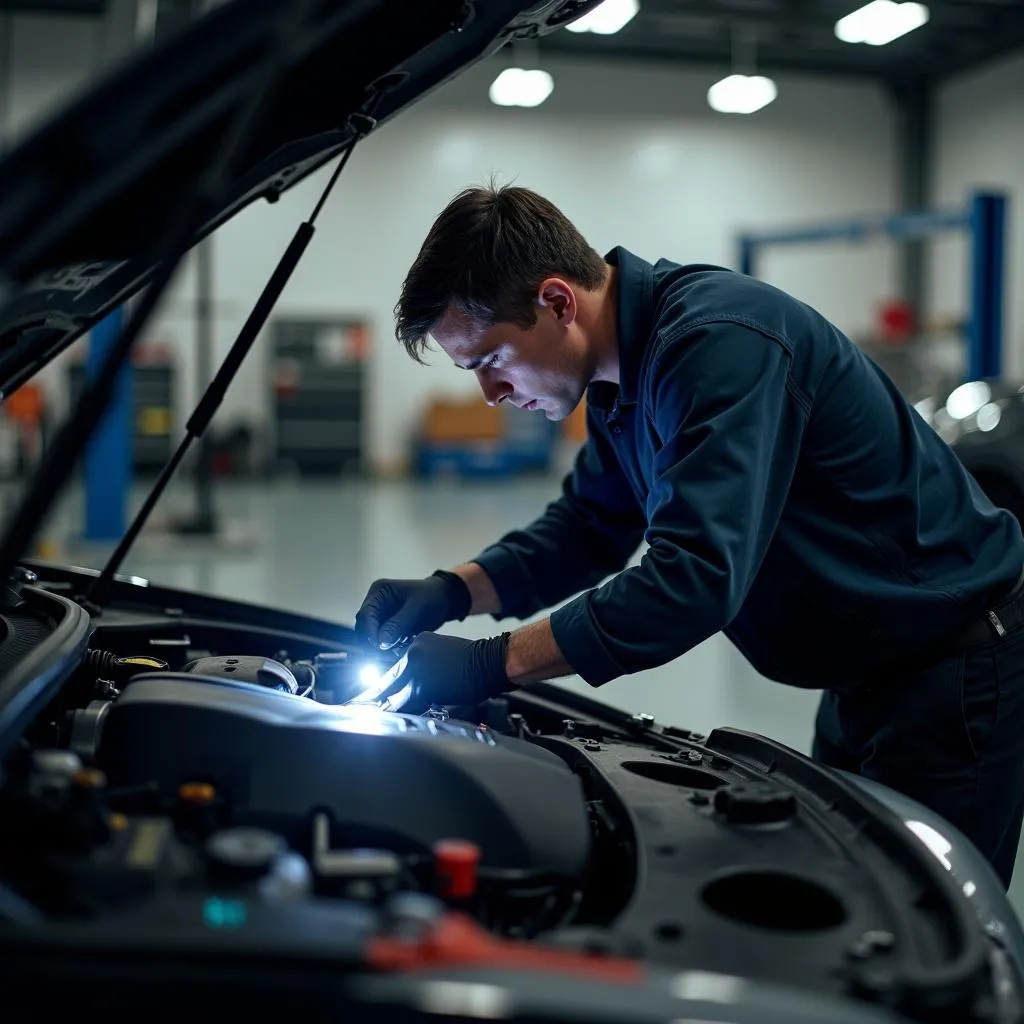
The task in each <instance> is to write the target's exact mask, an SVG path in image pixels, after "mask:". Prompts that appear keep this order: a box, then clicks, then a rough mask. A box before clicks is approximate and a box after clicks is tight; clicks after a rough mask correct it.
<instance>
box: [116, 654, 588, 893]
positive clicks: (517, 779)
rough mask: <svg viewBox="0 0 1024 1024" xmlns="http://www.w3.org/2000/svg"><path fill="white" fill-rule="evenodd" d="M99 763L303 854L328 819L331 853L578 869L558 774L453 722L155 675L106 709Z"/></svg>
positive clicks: (569, 807)
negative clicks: (204, 799) (193, 795)
mask: <svg viewBox="0 0 1024 1024" xmlns="http://www.w3.org/2000/svg"><path fill="white" fill-rule="evenodd" d="M97 760H98V763H99V765H100V767H101V768H103V770H104V771H105V772H106V773H107V775H108V777H109V779H110V782H111V784H112V785H115V786H121V785H132V784H145V783H149V782H155V783H156V784H157V785H158V786H159V788H160V792H161V794H162V795H163V796H165V797H172V796H174V794H175V793H176V792H177V790H178V787H179V786H180V785H181V784H182V783H185V782H192V781H206V782H210V783H212V784H213V785H214V786H215V787H216V789H217V792H218V794H219V795H220V796H221V797H224V798H225V799H226V800H227V802H228V805H229V808H230V813H231V819H232V820H233V821H234V822H236V823H240V824H255V825H260V826H262V827H264V828H270V829H273V830H275V831H277V832H279V833H281V834H282V835H284V836H286V837H287V838H288V839H289V840H290V841H292V842H293V843H295V844H296V845H297V846H299V847H300V848H301V845H302V844H303V843H304V842H305V841H306V839H307V837H308V835H309V828H310V821H311V816H312V814H313V812H314V811H326V812H328V814H329V815H330V817H331V819H332V822H333V826H334V827H333V828H332V832H333V833H334V835H335V836H336V839H335V844H336V845H337V844H338V843H340V844H342V845H346V846H367V845H369V846H377V847H385V848H387V849H391V850H394V851H395V852H398V853H425V852H427V851H428V850H429V848H430V846H431V844H432V843H433V842H435V841H436V840H438V839H442V838H449V837H460V838H465V839H469V840H472V841H473V842H475V843H476V844H477V845H478V846H479V847H480V848H481V850H482V854H483V859H482V862H483V864H484V865H485V866H489V867H496V868H498V867H500V868H515V869H523V870H536V871H544V872H555V873H557V874H559V875H563V876H565V877H567V878H572V879H578V878H580V877H582V875H583V873H584V871H585V869H586V866H587V860H588V856H589V845H590V832H589V824H588V818H587V812H586V807H585V803H584V798H583V794H582V790H581V787H580V784H579V781H578V779H577V777H576V776H575V775H574V774H573V773H572V772H571V771H570V770H569V769H568V768H567V767H566V765H565V764H564V762H563V761H562V760H560V759H559V758H558V757H556V756H555V755H554V754H552V753H550V752H549V751H546V750H543V749H540V748H538V747H536V746H534V745H533V744H530V743H527V742H524V741H521V740H515V739H510V738H506V737H503V736H495V735H494V734H492V733H491V732H489V731H487V730H486V729H478V728H476V727H474V726H472V725H467V724H465V723H461V722H435V721H433V720H431V719H423V718H418V717H416V716H411V715H401V714H394V713H385V712H380V711H377V710H376V709H374V708H370V707H333V706H325V705H322V704H317V703H316V702H314V701H312V700H308V699H306V698H303V697H297V696H293V695H291V694H287V693H281V692H278V691H276V690H270V689H266V688H264V687H261V686H256V685H252V684H247V683H237V682H234V681H229V680H224V679H204V678H201V677H200V678H197V677H196V676H195V675H186V674H179V673H161V674H159V675H157V674H152V675H147V676H146V677H145V678H143V679H138V680H137V681H136V682H134V683H132V684H131V685H130V686H129V687H128V689H127V690H126V691H125V692H124V694H122V696H121V697H120V698H119V699H118V700H117V701H116V702H115V703H114V704H113V706H112V707H111V708H110V712H109V714H108V716H107V719H106V723H105V725H104V729H103V735H102V738H101V741H100V745H99V752H98V757H97ZM540 794H543V799H542V800H541V799H538V796H539V795H540Z"/></svg>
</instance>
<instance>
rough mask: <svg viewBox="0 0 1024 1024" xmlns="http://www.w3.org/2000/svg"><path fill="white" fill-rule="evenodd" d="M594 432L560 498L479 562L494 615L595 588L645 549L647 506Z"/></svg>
mask: <svg viewBox="0 0 1024 1024" xmlns="http://www.w3.org/2000/svg"><path fill="white" fill-rule="evenodd" d="M591 415H592V413H590V412H589V411H588V414H587V416H588V425H589V420H590V417H591ZM588 435H589V436H588V439H587V441H586V443H585V444H584V445H583V446H582V448H581V449H580V451H579V453H578V455H577V456H576V462H575V465H574V466H573V469H572V472H571V473H569V474H568V475H567V476H566V478H565V480H564V481H563V484H562V495H561V497H560V498H558V500H557V501H554V502H552V503H551V504H550V505H548V507H547V509H546V510H545V511H544V513H543V514H542V515H541V516H540V517H539V518H538V519H537V520H535V521H534V522H533V523H532V524H531V525H530V526H528V527H527V528H526V529H523V530H516V531H514V532H512V533H509V534H507V535H506V536H504V537H502V538H501V540H500V541H498V543H497V544H494V545H492V546H491V547H489V548H487V549H486V550H485V551H484V552H483V553H482V554H481V555H480V556H479V557H478V558H476V559H474V561H475V562H476V563H477V564H478V565H480V566H481V567H482V568H483V569H484V571H485V572H486V573H487V575H488V576H489V577H490V579H491V582H492V583H493V584H494V587H495V589H496V590H497V592H498V597H499V599H500V600H501V614H500V615H496V616H495V618H502V617H504V616H514V617H517V618H526V617H527V616H528V615H532V614H533V613H534V612H537V611H540V610H541V609H543V608H550V607H551V606H552V605H554V604H557V603H558V602H559V601H563V600H565V598H567V597H571V596H572V595H573V594H576V593H579V591H581V590H585V589H586V588H587V587H593V586H596V585H597V584H598V583H600V582H601V580H603V579H605V577H607V576H609V575H611V574H612V573H615V572H618V571H619V570H620V569H622V567H623V566H624V565H625V564H626V563H627V562H628V561H629V559H630V558H631V557H632V555H633V553H634V552H635V551H636V549H637V548H638V547H639V545H640V540H641V538H642V537H643V532H644V527H645V525H646V522H647V519H646V516H645V513H644V509H643V506H642V505H641V504H640V502H639V501H638V500H637V498H636V496H635V495H634V493H633V489H632V487H631V486H630V484H629V482H628V481H627V479H626V477H625V475H624V474H623V472H622V469H621V467H620V466H619V461H618V459H617V458H616V456H615V453H614V451H613V450H612V448H611V445H610V444H609V442H608V440H607V439H606V438H604V437H602V436H601V435H600V434H599V433H598V432H596V431H594V430H590V429H588Z"/></svg>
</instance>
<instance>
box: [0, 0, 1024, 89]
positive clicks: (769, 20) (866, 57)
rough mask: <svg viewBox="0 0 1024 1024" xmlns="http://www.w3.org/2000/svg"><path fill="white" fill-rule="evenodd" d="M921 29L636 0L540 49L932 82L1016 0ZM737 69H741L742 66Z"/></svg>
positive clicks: (988, 55)
mask: <svg viewBox="0 0 1024 1024" xmlns="http://www.w3.org/2000/svg"><path fill="white" fill-rule="evenodd" d="M926 2H927V3H928V6H929V8H930V11H931V18H930V20H929V22H928V23H927V24H926V25H925V26H924V27H922V28H920V29H917V30H916V31H914V32H910V33H909V34H907V35H905V36H903V37H902V38H900V39H897V40H895V41H894V42H892V43H890V44H889V45H888V46H880V47H875V46H863V45H856V46H851V45H850V44H848V43H842V42H840V41H839V40H838V39H836V37H835V34H834V32H833V26H834V25H835V22H836V21H837V20H838V19H839V18H841V17H843V16H844V15H846V14H849V13H850V12H851V11H853V10H855V9H856V8H857V7H859V6H860V5H861V0H640V5H641V7H640V13H639V14H638V15H637V16H636V17H635V18H634V19H633V20H632V21H631V22H630V23H629V24H628V25H627V26H626V27H625V28H624V29H622V31H620V32H618V33H616V34H615V35H612V36H597V35H594V34H592V33H589V32H588V33H579V34H578V33H573V32H556V33H554V34H553V35H551V36H547V37H545V38H544V39H543V40H542V41H541V43H540V49H541V51H542V52H544V53H559V54H569V55H574V56H583V57H588V56H602V57H611V58H623V59H629V60H640V61H658V62H662V63H675V64H694V63H699V64H717V65H722V64H729V63H730V62H731V61H732V60H733V56H734V54H737V53H739V54H740V55H742V54H743V53H748V52H750V47H751V42H750V41H751V40H752V41H753V42H752V45H753V49H754V52H755V53H756V66H757V68H758V69H759V70H762V71H776V72H778V71H802V72H812V73H818V74H841V75H857V76H868V77H872V78H883V79H889V80H893V81H899V80H907V79H939V78H945V77H948V76H949V75H953V74H956V73H958V72H961V71H964V70H966V69H968V68H971V67H975V66H977V65H979V64H982V63H984V62H985V61H988V60H991V59H992V58H994V57H997V56H999V55H1001V54H1005V53H1008V52H1011V51H1013V50H1017V49H1024V0H926ZM106 7H107V0H0V11H2V10H16V11H32V12H36V13H45V12H52V13H68V14H79V15H95V16H101V15H102V14H103V13H104V11H105V9H106ZM741 70H748V68H746V67H743V68H741Z"/></svg>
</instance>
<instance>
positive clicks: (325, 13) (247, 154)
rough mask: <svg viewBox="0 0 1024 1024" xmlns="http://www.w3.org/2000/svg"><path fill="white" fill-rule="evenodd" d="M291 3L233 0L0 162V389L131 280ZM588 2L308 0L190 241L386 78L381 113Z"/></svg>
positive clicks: (319, 146) (337, 135)
mask: <svg viewBox="0 0 1024 1024" xmlns="http://www.w3.org/2000/svg"><path fill="white" fill-rule="evenodd" d="M296 2H297V0H232V2H228V3H225V4H223V5H222V6H220V7H218V8H217V9H215V10H213V11H211V12H210V13H208V14H207V15H205V16H204V17H202V18H201V19H199V20H197V21H196V22H195V23H193V24H192V25H190V26H189V27H188V28H187V29H186V30H184V31H182V32H181V33H179V34H177V35H176V36H174V37H172V38H169V39H167V40H165V41H164V42H162V43H161V44H159V45H157V46H155V47H153V48H152V49H147V50H146V51H144V52H141V53H139V54H137V55H135V56H134V57H133V59H131V60H130V61H129V62H127V63H125V64H124V65H122V66H120V67H118V68H117V69H116V70H115V71H114V72H113V73H111V74H109V75H108V76H107V77H105V78H104V79H103V80H101V81H99V82H98V83H96V84H93V85H92V86H91V87H89V88H88V89H87V91H85V92H84V93H82V94H80V95H79V96H78V97H77V98H76V99H75V100H74V101H72V102H71V103H70V104H69V105H67V106H66V107H65V108H64V109H63V111H62V112H61V113H60V114H59V115H58V116H56V117H54V118H52V119H51V120H50V121H48V122H47V123H45V124H43V125H42V126H41V127H40V128H39V129H37V130H36V131H35V133H34V134H32V135H31V136H29V137H28V138H26V139H24V140H23V141H22V143H21V144H20V145H19V146H18V147H16V148H15V149H13V150H12V151H11V152H10V153H9V154H8V155H7V156H6V157H5V158H4V159H3V160H2V161H0V391H2V393H3V394H2V396H0V397H4V396H6V395H8V394H10V393H11V391H12V390H13V389H14V388H16V387H17V386H18V385H20V384H21V383H23V382H24V381H25V380H27V379H28V378H29V377H31V376H32V375H33V374H34V373H35V372H36V371H37V370H38V369H39V368H40V367H42V366H43V365H45V364H46V363H47V362H48V361H49V360H51V359H52V358H54V356H56V355H57V354H58V353H60V352H61V351H63V349H64V348H66V347H67V346H68V345H69V344H70V343H71V342H72V341H74V340H75V338H77V337H79V336H80V335H81V334H82V333H84V332H85V331H86V330H88V329H89V328H90V327H91V326H92V325H93V324H94V323H95V322H96V321H97V320H99V319H101V318H102V317H103V316H104V315H106V314H107V313H108V312H110V311H111V310H113V309H114V308H116V307H117V306H118V305H120V304H121V303H123V302H124V301H125V300H126V299H128V298H129V297H130V296H132V295H133V294H134V293H136V292H137V291H138V290H139V289H140V288H142V287H143V286H144V285H145V284H146V282H147V280H148V278H149V277H150V275H151V274H152V272H153V269H154V260H153V256H152V251H153V243H154V240H155V239H157V238H160V237H162V236H163V235H164V234H165V233H166V232H167V230H168V227H169V220H170V218H171V217H173V216H174V213H175V210H176V207H177V202H176V200H178V199H179V198H180V196H181V195H182V193H184V192H185V191H186V190H188V189H192V188H194V187H195V183H196V181H197V178H198V176H199V175H200V174H201V173H202V172H203V170H204V169H205V168H206V167H208V166H209V163H210V161H211V158H212V156H213V155H214V153H215V151H216V147H217V146H218V145H219V143H220V140H221V139H222V137H223V134H224V131H225V129H226V128H227V126H228V125H230V124H231V122H232V119H233V117H234V116H235V115H236V112H237V111H238V110H239V109H240V107H241V104H242V103H243V102H244V98H245V97H246V95H247V93H248V92H250V91H251V89H252V82H253V77H252V76H253V74H254V70H255V69H256V68H258V65H259V64H260V62H261V59H262V58H263V57H264V55H265V54H266V53H268V52H269V51H270V49H271V47H272V45H273V44H274V42H275V41H276V40H278V39H279V38H280V33H281V31H282V26H283V25H284V24H285V22H286V19H287V18H288V15H289V11H290V10H294V4H295V3H296ZM596 2H597V0H540V2H538V0H533V2H529V0H472V2H468V0H467V2H464V0H433V2H431V3H417V4H410V3H408V2H407V0H319V2H307V3H306V5H305V6H306V11H307V13H306V16H305V18H304V20H303V23H302V27H301V29H299V30H298V31H296V32H294V44H293V46H292V47H291V51H290V54H289V56H288V58H287V65H288V67H287V71H286V72H285V74H284V75H283V78H282V79H281V80H280V82H279V85H278V87H277V90H276V92H275V96H274V100H273V101H272V102H271V103H270V104H269V105H268V107H267V108H266V110H265V112H264V114H263V116H262V117H261V118H260V119H259V121H258V122H257V123H256V125H255V128H254V130H253V131H252V132H251V133H250V134H249V136H248V144H247V145H246V146H245V148H244V151H243V152H242V153H241V154H240V155H239V157H238V159H237V160H236V162H235V164H234V169H233V173H232V175H231V179H230V182H229V185H228V187H227V188H226V189H225V190H224V192H223V195H222V197H221V201H220V202H219V203H218V204H217V207H216V208H215V209H214V210H213V211H212V213H211V215H210V216H208V217H207V218H206V219H205V222H204V223H203V225H202V227H201V228H200V229H199V230H198V231H197V232H196V234H195V238H194V241H198V240H199V239H200V238H202V237H203V236H204V235H206V234H209V233H210V232H212V231H213V230H215V229H216V228H217V227H218V226H219V225H221V224H223V223H224V222H225V221H227V220H228V219H230V218H231V217H232V216H233V215H234V214H236V213H237V212H238V211H239V210H241V209H242V208H243V207H245V206H247V205H248V204H249V203H252V202H254V201H255V200H258V199H266V200H268V201H271V202H272V201H274V200H276V198H277V197H278V196H279V195H280V194H281V193H282V192H284V191H285V190H287V189H289V188H291V187H292V186H293V185H295V184H296V183H297V182H298V181H300V180H302V179H303V178H305V177H306V176H307V175H309V174H311V173H312V172H313V171H315V170H317V169H318V168H319V167H321V166H322V165H323V164H324V163H326V162H327V161H329V160H330V159H331V158H332V157H334V156H335V155H337V154H339V153H340V152H341V151H342V149H343V148H344V147H345V146H346V145H347V144H348V143H349V142H350V140H351V138H352V133H353V130H352V128H351V127H350V126H349V124H348V123H347V121H348V118H349V117H350V115H352V114H354V113H356V112H358V111H359V110H360V109H361V108H362V107H363V105H364V103H365V102H366V100H367V97H368V95H369V93H370V91H371V90H372V87H373V85H374V83H375V82H378V81H379V80H380V79H381V78H382V77H383V76H385V75H393V74H395V73H398V74H400V75H404V77H403V78H401V79H400V80H398V81H397V84H395V85H394V87H393V88H391V89H390V90H389V91H388V92H387V93H386V94H385V95H383V97H382V98H381V100H380V102H379V103H378V104H377V106H376V108H375V112H374V116H375V118H376V120H377V123H378V124H380V123H382V122H383V121H385V120H387V119H389V118H391V117H393V116H394V115H395V114H397V113H398V112H400V111H401V110H403V109H404V108H405V107H407V106H409V105H410V104H411V103H413V102H414V101H415V100H417V99H419V98H420V97H421V96H423V95H424V94H425V93H427V92H428V91H430V90H432V89H433V88H435V87H436V86H438V85H439V84H441V83H443V82H445V81H446V80H448V79H450V78H452V77H453V76H455V75H457V74H458V73H459V72H460V71H461V70H462V69H463V68H465V67H466V66H468V65H470V64H472V63H474V62H476V61H477V60H479V59H481V58H483V57H486V56H488V55H489V54H492V53H493V52H495V51H496V50H497V49H499V48H500V47H501V46H503V45H504V44H505V43H506V42H508V41H509V40H511V39H515V38H517V37H523V36H536V35H538V34H544V33H547V32H551V31H554V30H555V29H557V28H559V27H561V26H562V25H564V24H566V23H567V22H569V21H572V20H574V19H575V18H577V17H579V16H581V15H582V14H584V13H586V11H587V10H588V9H590V8H591V7H594V6H595V5H596Z"/></svg>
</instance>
